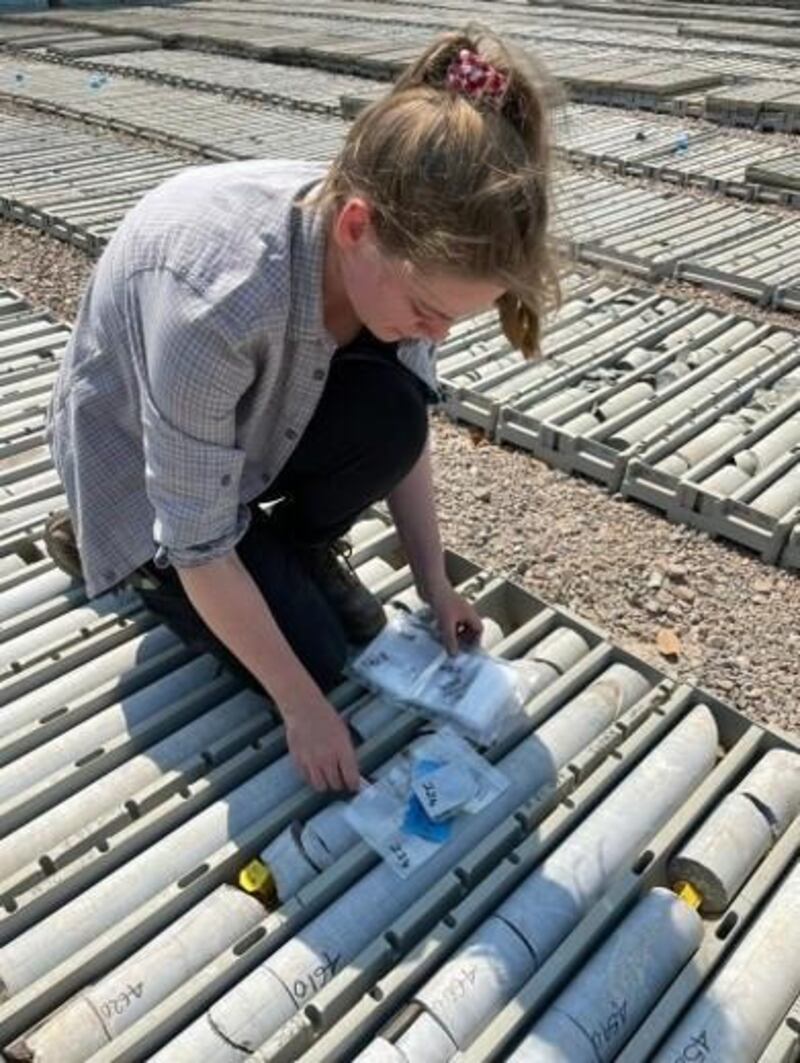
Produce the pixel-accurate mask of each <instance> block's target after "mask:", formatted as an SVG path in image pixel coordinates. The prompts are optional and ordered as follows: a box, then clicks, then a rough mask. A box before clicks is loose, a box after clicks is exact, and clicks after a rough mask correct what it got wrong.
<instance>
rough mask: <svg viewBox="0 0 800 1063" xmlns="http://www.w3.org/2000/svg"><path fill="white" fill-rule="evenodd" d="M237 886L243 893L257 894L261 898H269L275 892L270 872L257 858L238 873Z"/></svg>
mask: <svg viewBox="0 0 800 1063" xmlns="http://www.w3.org/2000/svg"><path fill="white" fill-rule="evenodd" d="M239 885H240V886H241V888H242V889H243V890H244V891H245V893H257V894H259V895H260V896H261V897H269V896H271V895H273V894H274V892H275V882H274V880H273V878H272V872H271V871H270V869H269V868H268V867H267V865H266V864H265V863H264V862H263V860H259V859H257V858H256V859H255V860H251V861H250V863H249V864H246V865H245V866H244V867H243V868H242V870H241V871H240V872H239Z"/></svg>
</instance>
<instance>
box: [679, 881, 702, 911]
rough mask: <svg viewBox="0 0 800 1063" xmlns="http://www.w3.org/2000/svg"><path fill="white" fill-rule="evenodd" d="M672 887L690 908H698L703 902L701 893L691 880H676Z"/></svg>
mask: <svg viewBox="0 0 800 1063" xmlns="http://www.w3.org/2000/svg"><path fill="white" fill-rule="evenodd" d="M672 889H673V891H674V892H675V893H676V894H677V895H678V896H679V897H680V899H681V900H682V901H683V902H684V903H685V904H688V905H689V907H690V908H695V909H696V908H699V907H700V905H701V904H702V903H703V894H702V893H700V891H699V890H696V889H695V888H694V886H693V885H692V884H691V882H683V881H681V882H676V883H675V885H674V886H673V887H672Z"/></svg>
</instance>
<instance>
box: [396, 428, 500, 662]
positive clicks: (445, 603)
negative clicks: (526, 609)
mask: <svg viewBox="0 0 800 1063" xmlns="http://www.w3.org/2000/svg"><path fill="white" fill-rule="evenodd" d="M388 503H389V509H390V510H391V514H392V517H393V518H394V522H395V524H396V525H397V531H398V533H399V535H400V540H401V542H402V544H403V547H404V548H405V551H406V555H407V556H408V563H409V564H410V565H411V571H412V572H413V573H414V582H415V583H416V585H417V589H418V591H419V593H420V596H421V597H422V598H423V599H424V600H425V601H426V602H428V603H429V605H430V606H431V608H432V609H433V612H434V615H435V616H436V619H437V621H438V622H439V627H440V629H441V632H442V638H443V639H444V642H445V645H446V646H447V648H448V650H450V652H451V653H455V652H456V650H457V649H458V639H459V636H466V637H467V638H468V639H470V638H475V637H477V636H479V635H480V633H481V630H482V626H483V625H482V623H481V619H480V617H479V616H478V614H477V613H476V612H475V610H474V609H473V607H472V606H471V605H470V603H469V602H468V601H466V599H464V598H462V597H461V596H460V595H459V594H456V592H455V591H454V590H453V588H452V587H451V585H450V581H449V580H448V578H447V572H446V570H445V566H444V553H443V551H442V542H441V537H440V535H439V522H438V520H437V519H436V506H435V502H434V497H433V471H432V468H431V456H430V446H429V444H427V443H426V445H425V448H424V450H423V451H422V454H421V455H420V457H419V458H418V459H417V462H416V464H415V465H414V467H413V468H412V469H411V472H409V473H407V475H406V476H405V478H404V479H403V480H401V481H400V483H399V484H398V485H397V487H395V489H394V491H392V493H391V494H390V495H389V498H388Z"/></svg>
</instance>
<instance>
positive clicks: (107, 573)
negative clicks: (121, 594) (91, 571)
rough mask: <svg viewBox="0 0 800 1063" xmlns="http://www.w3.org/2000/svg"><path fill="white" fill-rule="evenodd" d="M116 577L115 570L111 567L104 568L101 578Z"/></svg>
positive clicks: (109, 578)
mask: <svg viewBox="0 0 800 1063" xmlns="http://www.w3.org/2000/svg"><path fill="white" fill-rule="evenodd" d="M116 578H117V574H116V572H115V571H114V569H113V568H107V569H106V570H105V572H104V573H103V579H107V580H112V579H116Z"/></svg>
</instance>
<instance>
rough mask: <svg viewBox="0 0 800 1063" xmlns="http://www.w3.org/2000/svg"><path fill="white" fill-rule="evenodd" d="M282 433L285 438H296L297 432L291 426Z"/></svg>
mask: <svg viewBox="0 0 800 1063" xmlns="http://www.w3.org/2000/svg"><path fill="white" fill-rule="evenodd" d="M283 434H284V435H285V436H286V438H287V439H297V432H295V430H294V429H293V428H287V429H286V431H285V432H284V433H283Z"/></svg>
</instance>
